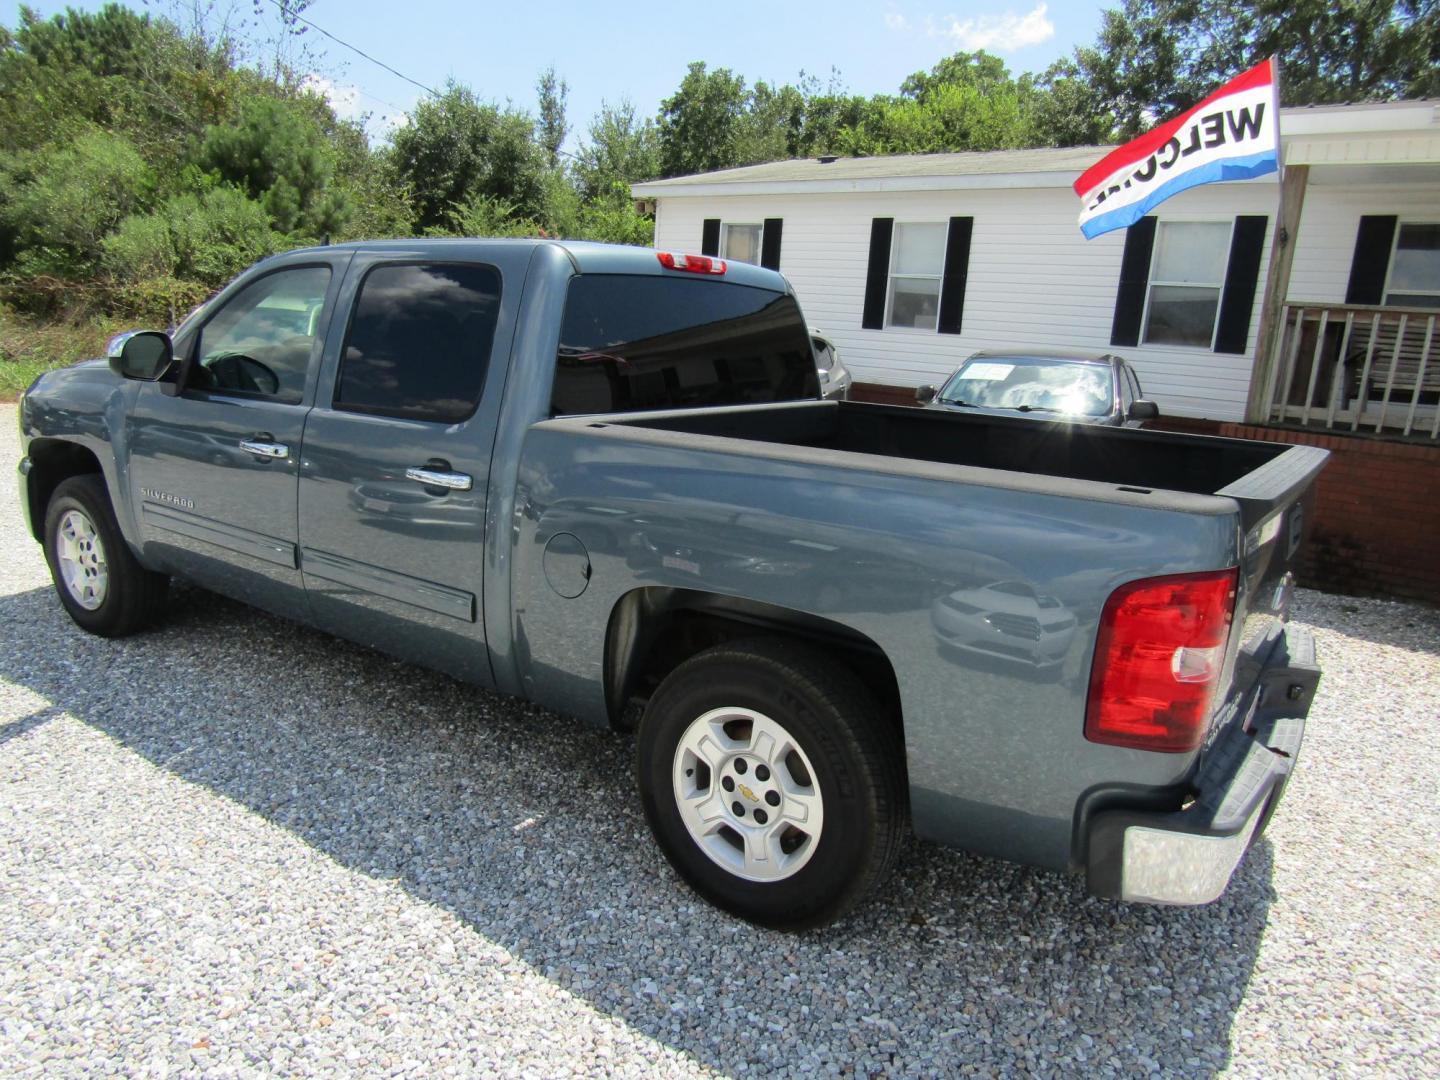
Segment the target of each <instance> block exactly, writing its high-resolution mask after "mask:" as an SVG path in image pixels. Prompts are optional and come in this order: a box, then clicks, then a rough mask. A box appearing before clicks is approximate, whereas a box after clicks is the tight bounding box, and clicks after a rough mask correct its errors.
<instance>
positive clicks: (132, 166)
mask: <svg viewBox="0 0 1440 1080" xmlns="http://www.w3.org/2000/svg"><path fill="white" fill-rule="evenodd" d="M6 171H7V172H8V175H6V176H4V177H3V183H4V186H5V188H6V189H7V190H8V192H9V197H8V198H7V199H6V200H5V201H4V202H0V231H3V232H4V233H6V234H8V237H9V240H10V245H9V246H11V249H12V251H14V252H17V253H18V254H17V256H16V262H17V265H18V268H19V269H20V271H21V272H22V273H24V274H28V275H41V274H44V275H59V276H69V275H75V276H83V275H86V274H88V273H89V272H90V271H91V270H92V269H93V267H94V265H95V263H96V261H97V260H98V257H99V254H100V244H101V241H102V240H103V239H104V237H105V235H106V234H107V233H108V232H109V231H110V230H111V229H113V228H114V227H115V226H116V225H117V224H118V223H119V222H120V221H121V219H123V218H124V217H125V216H126V215H128V214H132V213H134V212H135V211H136V210H138V209H140V208H141V207H142V206H143V205H144V204H145V202H146V200H147V198H149V196H150V195H151V194H152V193H153V190H154V183H155V177H154V174H153V173H152V172H151V171H150V168H149V166H147V165H146V164H145V160H144V159H143V158H142V157H141V156H140V154H139V152H138V151H137V150H136V149H135V147H134V146H132V145H131V144H130V142H129V140H127V139H125V138H124V137H122V136H119V135H111V134H108V133H107V132H104V131H100V130H98V129H91V130H89V131H86V132H85V133H84V134H82V135H80V136H79V137H77V138H75V139H73V140H70V141H67V142H65V143H50V144H49V145H46V146H43V147H41V148H40V149H38V150H35V151H33V152H31V153H29V154H26V155H23V156H21V157H20V158H19V159H18V160H16V161H14V162H12V163H10V166H9V168H8V170H6Z"/></svg>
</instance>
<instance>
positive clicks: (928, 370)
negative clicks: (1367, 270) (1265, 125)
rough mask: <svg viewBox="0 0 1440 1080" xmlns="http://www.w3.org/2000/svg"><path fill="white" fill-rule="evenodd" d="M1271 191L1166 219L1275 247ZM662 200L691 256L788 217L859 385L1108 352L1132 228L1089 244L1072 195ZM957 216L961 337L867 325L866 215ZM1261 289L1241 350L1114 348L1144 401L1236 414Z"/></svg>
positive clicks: (823, 318)
mask: <svg viewBox="0 0 1440 1080" xmlns="http://www.w3.org/2000/svg"><path fill="white" fill-rule="evenodd" d="M1275 199H1276V186H1275V184H1274V183H1273V182H1270V183H1255V184H1248V183H1247V184H1231V185H1225V187H1224V188H1216V187H1213V186H1212V187H1209V188H1200V189H1195V190H1192V191H1188V192H1185V193H1184V194H1183V195H1181V196H1179V197H1177V198H1175V199H1172V200H1170V201H1169V202H1167V203H1166V204H1165V206H1164V207H1162V208H1161V212H1160V214H1159V215H1158V216H1159V217H1160V218H1161V220H1225V221H1230V220H1233V219H1234V218H1235V216H1236V215H1239V214H1264V215H1266V216H1267V218H1268V219H1269V222H1268V224H1267V227H1266V240H1265V244H1266V250H1267V252H1268V245H1269V242H1270V241H1269V236H1270V231H1271V230H1272V229H1273V225H1274V217H1275ZM660 205H661V206H662V207H663V212H662V213H661V214H660V215H659V216H657V222H656V238H655V243H656V246H657V247H661V248H669V249H675V250H682V251H686V250H688V251H695V250H697V249H698V247H699V244H700V233H701V228H702V221H703V220H704V219H705V218H707V217H719V218H720V219H721V220H729V221H740V220H745V221H752V220H760V219H762V218H766V217H779V218H783V219H784V222H785V245H784V250H783V251H782V253H781V262H780V269H781V271H782V272H783V273H784V274H785V276H786V277H787V278H789V280H790V282H791V284H792V285H793V286H794V288H795V292H796V294H797V295H798V296H799V298H800V303H801V306H802V307H803V308H804V310H805V314H806V317H807V318H808V319H809V320H810V322H811V324H812V325H814V326H818V327H822V328H823V329H824V330H825V332H826V333H827V334H828V335H830V336H831V337H832V338H833V339H834V341H835V343H836V344H837V345H838V346H839V348H840V350H841V353H842V355H843V357H844V359H845V363H846V365H847V366H848V367H849V368H850V369H851V371H853V372H854V374H855V378H856V379H857V380H858V381H862V382H871V383H879V384H883V385H889V386H904V387H913V386H918V385H921V384H923V383H939V382H941V381H942V380H943V379H944V378H945V377H946V376H947V375H949V374H950V373H951V372H952V371H953V370H954V369H955V368H956V367H957V366H958V365H959V363H960V362H961V361H962V360H963V359H964V358H965V357H966V356H968V355H969V354H970V353H972V352H975V351H976V350H978V349H989V348H1008V347H1036V348H1039V347H1045V346H1051V347H1055V346H1063V347H1067V348H1079V349H1094V350H1095V351H1096V352H1105V351H1109V350H1110V348H1111V346H1110V329H1111V320H1112V318H1113V316H1114V311H1115V293H1116V289H1117V287H1118V284H1119V279H1120V259H1121V254H1122V252H1123V250H1124V246H1125V234H1124V232H1114V233H1109V234H1107V235H1105V236H1102V237H1098V238H1097V239H1095V240H1090V241H1087V240H1085V239H1084V237H1083V236H1081V234H1080V230H1079V228H1078V227H1077V226H1076V224H1075V218H1076V213H1077V209H1076V207H1077V202H1076V200H1075V197H1074V196H1073V194H1071V193H1070V191H1069V190H1068V189H1053V188H1051V189H1033V188H1032V189H1012V190H1003V191H1001V190H976V191H951V192H893V193H891V192H867V193H863V194H826V193H816V194H811V195H785V196H738V197H715V196H708V197H698V198H684V197H667V198H661V199H660ZM1358 212H1359V211H1357V212H1356V213H1357V216H1358ZM955 216H967V217H973V218H974V232H973V235H972V238H971V247H970V266H969V279H968V283H967V286H966V293H965V319H964V326H963V329H962V332H961V333H959V334H939V333H934V332H931V331H926V330H914V329H902V328H894V329H886V330H864V329H862V328H861V325H860V322H861V313H862V309H863V306H864V299H865V274H866V266H867V262H868V259H869V244H870V222H871V219H872V218H876V217H893V218H894V219H895V220H896V222H897V223H903V222H912V221H913V222H919V221H931V222H945V221H948V220H949V219H950V218H951V217H955ZM1267 261H1268V259H1267ZM1348 265H1349V259H1348V256H1347V257H1346V259H1345V266H1347V267H1348ZM1264 287H1265V271H1264V269H1263V268H1262V270H1261V274H1260V280H1259V283H1258V286H1257V301H1256V303H1255V308H1254V313H1253V314H1252V316H1251V320H1250V329H1249V334H1248V338H1247V343H1246V345H1247V348H1246V353H1245V354H1244V355H1236V354H1230V355H1227V354H1223V353H1214V352H1211V351H1209V350H1205V349H1192V348H1174V347H1167V348H1158V347H1155V346H1145V345H1141V346H1138V347H1132V348H1127V349H1121V350H1119V351H1120V352H1121V353H1122V354H1123V355H1125V356H1126V357H1127V358H1128V359H1130V360H1131V361H1132V362H1133V363H1134V364H1135V367H1136V370H1137V372H1138V373H1139V375H1140V380H1141V383H1142V385H1143V386H1144V389H1145V392H1146V395H1147V396H1150V397H1153V398H1154V399H1155V400H1156V401H1158V402H1160V403H1161V407H1162V409H1164V410H1166V411H1167V412H1172V413H1176V414H1179V415H1187V416H1201V417H1211V418H1214V419H1222V420H1235V419H1240V418H1241V417H1242V416H1243V414H1244V410H1245V397H1246V393H1247V391H1248V389H1249V382H1250V370H1251V364H1252V362H1253V361H1252V357H1253V355H1254V351H1255V349H1254V346H1255V330H1256V323H1257V322H1258V320H1259V314H1260V303H1259V300H1258V296H1259V295H1260V292H1259V290H1263V289H1264Z"/></svg>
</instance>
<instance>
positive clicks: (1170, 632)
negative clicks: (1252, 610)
mask: <svg viewBox="0 0 1440 1080" xmlns="http://www.w3.org/2000/svg"><path fill="white" fill-rule="evenodd" d="M1236 573H1237V572H1236V571H1235V570H1234V569H1230V570H1217V571H1213V572H1207V573H1203V574H1179V575H1176V576H1174V577H1160V578H1147V579H1145V580H1143V581H1132V582H1131V583H1130V584H1128V585H1122V586H1120V588H1118V589H1116V590H1115V591H1114V592H1113V593H1111V594H1110V599H1109V600H1107V601H1105V610H1104V611H1103V612H1102V613H1101V615H1100V634H1099V637H1098V638H1097V640H1096V642H1095V666H1094V668H1093V669H1092V670H1091V672H1090V699H1089V701H1088V702H1087V703H1086V708H1085V737H1086V738H1087V739H1090V740H1091V741H1092V742H1099V743H1109V744H1110V745H1112V746H1131V747H1135V748H1136V749H1138V750H1158V751H1161V752H1163V753H1169V754H1177V753H1182V752H1184V751H1186V750H1193V749H1195V747H1197V746H1199V745H1200V742H1201V740H1202V739H1204V737H1205V728H1206V723H1207V721H1208V720H1209V719H1210V705H1211V702H1212V700H1213V698H1214V695H1215V684H1216V683H1217V681H1218V680H1219V678H1220V669H1221V668H1222V667H1223V666H1224V664H1225V643H1226V641H1227V640H1228V638H1229V636H1230V620H1231V618H1232V617H1233V615H1234V612H1235V582H1236Z"/></svg>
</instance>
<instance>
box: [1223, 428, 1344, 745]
mask: <svg viewBox="0 0 1440 1080" xmlns="http://www.w3.org/2000/svg"><path fill="white" fill-rule="evenodd" d="M1329 456H1330V454H1329V451H1327V450H1321V449H1319V448H1318V447H1313V446H1292V447H1289V448H1288V449H1286V451H1285V452H1284V453H1283V454H1280V455H1279V456H1277V457H1275V458H1272V459H1271V460H1270V461H1268V462H1266V463H1265V464H1264V465H1262V466H1260V467H1259V468H1258V469H1255V470H1254V471H1252V472H1249V473H1247V474H1246V475H1244V476H1242V477H1240V478H1239V479H1238V480H1235V481H1234V482H1232V483H1230V484H1228V485H1226V486H1225V487H1223V488H1221V489H1220V490H1219V491H1217V492H1216V494H1217V495H1224V496H1228V497H1229V498H1232V499H1234V500H1235V501H1236V503H1238V504H1239V506H1240V519H1241V528H1242V529H1243V530H1244V539H1243V543H1242V547H1241V557H1240V595H1239V598H1238V600H1237V602H1236V608H1235V626H1234V629H1233V630H1232V638H1231V644H1232V649H1233V653H1232V655H1233V667H1232V676H1231V679H1230V690H1229V693H1228V694H1227V695H1226V700H1225V702H1224V703H1223V704H1222V705H1221V707H1220V708H1219V709H1217V710H1216V714H1215V717H1214V720H1213V721H1212V726H1211V736H1212V738H1213V736H1214V735H1215V734H1216V733H1217V732H1218V731H1220V730H1222V729H1223V728H1224V727H1225V726H1226V724H1227V723H1228V722H1229V721H1230V720H1231V719H1233V718H1234V715H1235V713H1236V707H1237V704H1238V702H1239V701H1240V700H1241V699H1242V698H1243V697H1244V696H1245V695H1246V694H1247V693H1248V692H1249V690H1250V688H1251V687H1252V686H1254V684H1255V681H1256V679H1258V678H1259V675H1260V671H1261V668H1262V667H1263V666H1264V664H1265V662H1266V660H1267V658H1268V657H1269V654H1270V652H1271V650H1272V649H1273V648H1274V646H1275V643H1276V642H1277V641H1278V640H1279V639H1280V630H1281V628H1282V627H1283V625H1284V622H1285V620H1286V619H1287V618H1288V617H1289V609H1290V602H1291V597H1292V593H1293V591H1294V585H1295V572H1296V569H1297V567H1298V564H1299V559H1300V551H1301V548H1302V546H1303V544H1304V540H1305V536H1306V534H1307V532H1308V530H1309V525H1310V523H1311V521H1312V520H1313V519H1314V503H1315V480H1316V478H1317V477H1318V476H1319V475H1320V470H1321V469H1323V468H1324V467H1325V461H1326V459H1327V458H1328V457H1329Z"/></svg>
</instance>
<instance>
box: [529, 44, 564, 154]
mask: <svg viewBox="0 0 1440 1080" xmlns="http://www.w3.org/2000/svg"><path fill="white" fill-rule="evenodd" d="M535 90H536V93H537V94H538V95H539V98H540V123H539V125H538V138H539V140H540V145H541V146H542V147H543V148H544V150H545V155H546V157H547V158H548V159H549V162H550V168H552V169H558V168H559V167H560V147H561V146H562V145H563V144H564V142H565V136H566V134H568V133H569V131H570V126H569V124H567V123H566V122H565V100H566V98H568V97H569V96H570V86H569V84H568V83H566V81H565V80H564V79H560V78H557V77H556V75H555V66H554V65H553V64H552V65H551V66H550V67H548V68H546V69H545V70H544V71H543V72H541V73H540V81H539V82H538V83H537V84H536V86H535Z"/></svg>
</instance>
